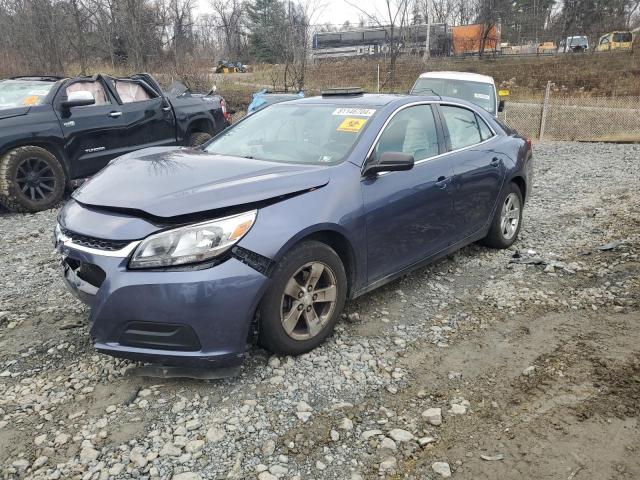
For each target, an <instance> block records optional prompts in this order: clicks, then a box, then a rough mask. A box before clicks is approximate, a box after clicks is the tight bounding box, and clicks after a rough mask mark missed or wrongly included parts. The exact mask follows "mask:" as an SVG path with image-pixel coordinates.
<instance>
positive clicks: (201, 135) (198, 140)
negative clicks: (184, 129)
mask: <svg viewBox="0 0 640 480" xmlns="http://www.w3.org/2000/svg"><path fill="white" fill-rule="evenodd" d="M209 140H211V135H209V134H208V133H206V132H195V133H192V134H191V136H190V137H189V146H191V147H197V146H199V145H202V144H203V143H207V142H208V141H209Z"/></svg>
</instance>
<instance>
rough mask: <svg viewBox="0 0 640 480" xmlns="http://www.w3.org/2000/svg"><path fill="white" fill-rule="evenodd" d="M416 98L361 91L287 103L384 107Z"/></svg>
mask: <svg viewBox="0 0 640 480" xmlns="http://www.w3.org/2000/svg"><path fill="white" fill-rule="evenodd" d="M405 97H407V98H415V97H409V95H403V94H394V93H361V94H355V95H323V96H315V97H307V98H301V99H299V100H298V99H296V100H291V101H289V102H286V103H315V104H322V103H327V104H329V105H348V106H363V107H366V106H369V107H382V106H384V105H388V104H389V103H391V102H393V101H396V100H398V99H402V98H405ZM435 98H436V97H434V99H435Z"/></svg>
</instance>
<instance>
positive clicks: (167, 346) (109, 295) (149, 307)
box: [55, 227, 268, 368]
mask: <svg viewBox="0 0 640 480" xmlns="http://www.w3.org/2000/svg"><path fill="white" fill-rule="evenodd" d="M55 237H56V238H55V241H56V248H57V250H58V252H59V253H60V254H61V256H62V261H61V263H62V271H63V278H64V280H65V283H66V285H67V287H68V288H69V289H70V290H71V291H72V292H73V293H74V294H75V295H76V296H77V297H78V298H79V299H80V300H82V301H83V302H85V303H87V304H88V305H89V306H91V315H90V321H91V324H92V325H91V336H92V339H93V341H94V344H95V347H96V348H97V350H98V351H100V352H102V353H106V354H109V355H112V356H116V357H122V358H129V359H132V360H138V361H147V362H154V363H160V364H163V365H176V366H187V367H209V368H210V367H221V366H234V365H239V364H241V363H242V358H243V354H244V352H245V351H246V348H247V339H248V337H249V333H250V327H251V324H252V321H253V318H254V315H255V311H256V309H257V307H258V303H259V301H260V298H261V297H262V295H263V293H264V291H265V289H266V287H267V283H268V278H267V276H266V275H265V274H263V273H260V272H259V271H257V270H256V269H255V268H252V267H251V266H249V265H248V264H247V263H249V262H247V260H246V258H242V257H239V256H238V257H236V256H232V257H231V258H228V259H226V260H224V261H222V262H220V263H219V264H217V265H215V266H212V267H209V268H201V269H195V268H194V269H180V270H172V269H164V270H154V271H151V270H129V269H128V268H127V265H128V262H129V257H130V255H131V253H132V252H133V251H134V250H135V248H136V246H137V245H138V244H139V241H134V242H120V243H118V242H119V241H107V240H97V239H92V238H90V237H83V236H82V235H75V234H73V233H71V232H68V231H63V230H62V229H61V228H59V227H58V228H56V233H55ZM96 247H98V248H96Z"/></svg>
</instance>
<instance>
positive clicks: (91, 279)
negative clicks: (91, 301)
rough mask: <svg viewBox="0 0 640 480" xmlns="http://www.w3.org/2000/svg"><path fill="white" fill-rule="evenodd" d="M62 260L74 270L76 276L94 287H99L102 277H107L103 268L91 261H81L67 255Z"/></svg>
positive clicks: (102, 280)
mask: <svg viewBox="0 0 640 480" xmlns="http://www.w3.org/2000/svg"><path fill="white" fill-rule="evenodd" d="M63 262H64V263H66V264H67V265H68V266H69V268H71V270H73V271H74V272H75V274H76V275H77V276H78V278H80V279H81V280H84V281H85V282H87V283H88V284H90V285H93V286H94V287H96V288H100V287H101V286H102V282H104V279H105V278H106V277H107V274H106V273H105V272H104V270H102V269H101V268H100V267H99V266H97V265H94V264H93V263H86V262H81V261H80V260H76V259H74V258H69V257H68V258H65V259H64V260H63Z"/></svg>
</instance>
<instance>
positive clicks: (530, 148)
mask: <svg viewBox="0 0 640 480" xmlns="http://www.w3.org/2000/svg"><path fill="white" fill-rule="evenodd" d="M525 141H526V142H527V150H529V151H532V150H533V142H532V141H531V139H530V138H527V139H525Z"/></svg>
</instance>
